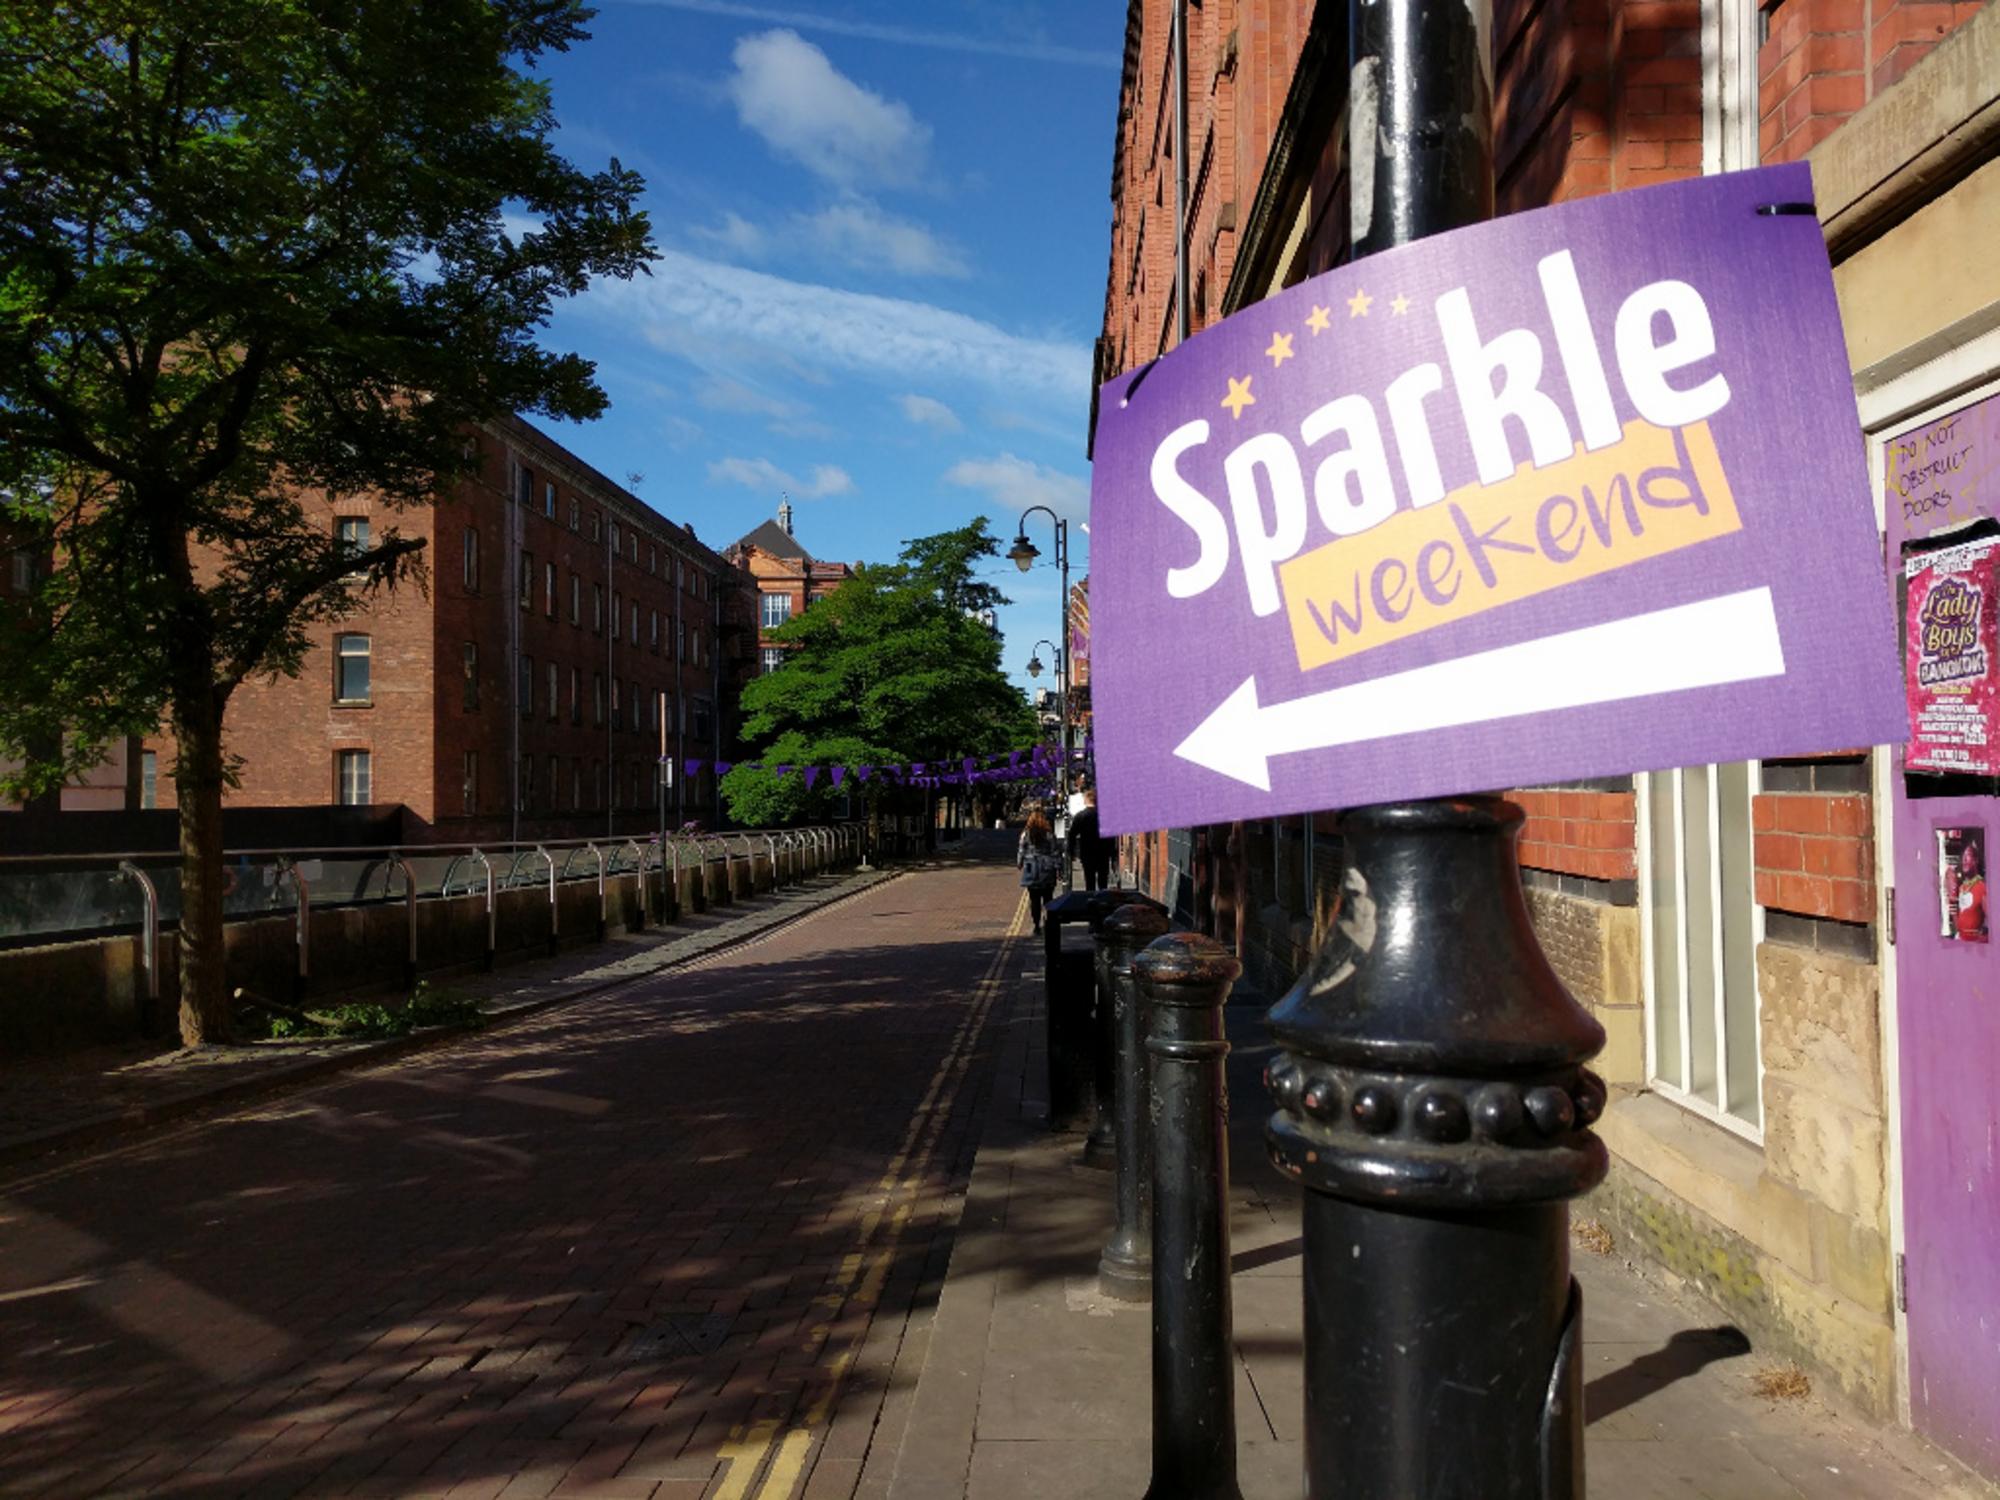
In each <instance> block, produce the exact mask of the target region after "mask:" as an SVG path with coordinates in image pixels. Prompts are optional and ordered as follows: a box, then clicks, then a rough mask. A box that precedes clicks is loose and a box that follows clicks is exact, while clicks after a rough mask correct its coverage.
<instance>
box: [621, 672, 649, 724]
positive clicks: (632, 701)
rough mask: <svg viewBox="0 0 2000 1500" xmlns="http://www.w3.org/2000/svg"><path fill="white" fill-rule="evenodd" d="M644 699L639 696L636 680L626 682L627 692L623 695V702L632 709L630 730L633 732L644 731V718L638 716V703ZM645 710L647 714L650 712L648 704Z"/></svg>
mask: <svg viewBox="0 0 2000 1500" xmlns="http://www.w3.org/2000/svg"><path fill="white" fill-rule="evenodd" d="M644 701H645V700H644V699H643V698H642V697H641V696H640V692H639V684H638V683H636V682H634V683H630V684H628V685H627V692H626V695H625V703H626V706H627V707H629V708H630V709H631V711H632V732H633V733H634V734H644V733H645V732H646V720H645V719H644V718H641V717H640V712H639V705H640V704H641V703H642V702H644ZM646 712H647V714H648V715H650V714H651V712H652V710H651V707H650V706H649V707H648V708H647V710H646Z"/></svg>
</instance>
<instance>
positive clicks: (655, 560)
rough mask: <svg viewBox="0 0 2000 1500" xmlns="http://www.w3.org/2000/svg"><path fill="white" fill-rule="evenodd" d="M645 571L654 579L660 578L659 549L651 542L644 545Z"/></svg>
mask: <svg viewBox="0 0 2000 1500" xmlns="http://www.w3.org/2000/svg"><path fill="white" fill-rule="evenodd" d="M646 571H647V572H648V573H651V574H652V575H653V576H654V577H655V578H657V577H659V576H660V549H659V548H658V547H655V546H654V545H653V544H652V543H651V542H648V543H646Z"/></svg>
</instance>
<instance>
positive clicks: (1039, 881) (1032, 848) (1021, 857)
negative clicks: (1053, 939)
mask: <svg viewBox="0 0 2000 1500" xmlns="http://www.w3.org/2000/svg"><path fill="white" fill-rule="evenodd" d="M1014 863H1015V865H1017V866H1018V867H1019V868H1020V871H1021V889H1022V890H1024V891H1026V892H1027V893H1028V914H1029V915H1030V916H1031V917H1033V918H1034V919H1035V931H1037V932H1040V931H1041V930H1042V903H1043V902H1045V901H1047V900H1048V899H1049V896H1050V895H1051V894H1052V893H1053V892H1054V891H1055V888H1056V878H1057V876H1059V875H1060V874H1061V873H1062V857H1061V856H1060V855H1059V854H1057V853H1056V836H1055V834H1054V833H1052V832H1051V831H1050V829H1049V820H1048V819H1047V818H1045V817H1043V816H1042V811H1041V809H1040V808H1036V809H1035V810H1034V811H1033V812H1031V813H1029V814H1028V826H1027V827H1025V828H1023V829H1022V830H1021V842H1020V844H1019V845H1017V846H1016V848H1015V850H1014Z"/></svg>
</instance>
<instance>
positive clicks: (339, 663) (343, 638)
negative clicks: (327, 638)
mask: <svg viewBox="0 0 2000 1500" xmlns="http://www.w3.org/2000/svg"><path fill="white" fill-rule="evenodd" d="M350 641H359V642H361V649H360V650H359V651H350V650H348V649H347V645H348V642H350ZM354 657H358V658H359V659H360V660H361V661H362V662H363V663H364V666H363V668H362V670H363V671H364V672H366V673H367V676H368V681H367V683H366V684H365V686H366V689H367V691H365V692H364V693H362V695H361V696H360V697H358V698H350V697H348V696H347V695H346V693H344V692H343V691H342V689H343V688H345V687H346V685H347V684H346V677H347V663H348V660H349V659H350V658H354ZM333 701H334V702H335V703H339V704H346V705H354V706H360V705H366V704H371V703H373V702H374V701H375V642H374V639H373V638H372V637H371V636H369V635H367V634H365V633H363V632H361V631H342V632H340V633H339V634H337V635H335V636H334V638H333Z"/></svg>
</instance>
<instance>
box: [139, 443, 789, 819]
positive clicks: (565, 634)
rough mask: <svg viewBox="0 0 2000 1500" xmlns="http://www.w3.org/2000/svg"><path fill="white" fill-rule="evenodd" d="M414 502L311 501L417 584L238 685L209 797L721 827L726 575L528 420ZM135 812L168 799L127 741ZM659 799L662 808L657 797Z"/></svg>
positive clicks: (158, 758) (164, 773)
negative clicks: (289, 671)
mask: <svg viewBox="0 0 2000 1500" xmlns="http://www.w3.org/2000/svg"><path fill="white" fill-rule="evenodd" d="M470 440H471V441H474V442H476V443H477V450H478V451H477V460H478V461H477V467H476V469H475V471H474V472H473V473H472V474H470V475H468V476H467V477H466V478H465V479H463V480H461V481H460V482H459V483H458V484H457V485H456V486H455V487H454V488H453V490H452V491H451V493H450V494H448V495H446V496H444V497H443V498H441V499H440V500H438V501H437V503H436V504H435V505H433V506H430V507H425V508H417V509H410V510H399V511H392V510H389V509H388V508H387V507H385V506H382V505H381V504H379V503H378V502H377V501H375V500H373V499H372V498H370V497H369V496H366V495H356V496H341V497H338V498H331V499H322V500H320V501H319V502H317V504H318V509H319V510H320V512H321V513H322V514H323V515H324V517H325V520H326V524H327V525H328V526H329V527H331V528H333V530H334V531H335V532H336V534H338V535H342V536H346V537H350V538H352V540H353V541H354V544H355V545H356V546H357V547H362V546H367V545H369V544H370V543H371V539H373V538H376V537H379V536H380V535H381V534H382V533H383V532H384V531H386V530H387V529H388V528H390V527H394V528H395V529H397V530H398V531H400V532H402V533H403V534H405V535H414V536H420V537H423V538H424V539H425V540H426V541H427V542H428V543H429V546H428V547H427V549H426V551H425V558H426V560H427V563H428V567H429V579H428V582H427V585H426V586H423V587H416V586H406V587H404V588H401V589H399V590H397V591H396V592H395V593H393V594H387V593H385V594H382V595H380V596H378V597H376V598H375V599H374V600H372V601H371V602H370V603H369V604H368V606H367V607H366V608H364V609H362V610H361V611H359V612H357V613H356V614H354V615H352V616H350V617H348V618H347V619H344V620H341V621H339V622H337V623H334V624H329V625H325V626H321V627H319V628H318V629H317V631H316V632H315V634H316V637H317V639H316V640H315V641H314V644H313V647H312V649H311V651H310V652H309V653H308V655H307V657H306V660H305V664H304V667H303V670H302V671H301V672H300V674H299V675H298V676H297V677H295V678H282V679H279V680H278V681H275V682H258V681H251V682H246V683H244V684H243V685H242V686H241V687H240V688H238V689H237V691H236V693H235V694H234V696H233V697H232V698H231V700H230V704H229V709H228V714H227V718H226V720H225V723H224V736H225V748H226V750H227V752H228V753H229V754H230V755H232V756H235V757H238V758H239V759H240V762H241V766H240V781H239V784H238V785H237V786H235V787H232V788H230V789H229V790H228V791H227V792H226V794H225V805H228V806H264V807H291V806H310V805H315V804H321V805H323V804H329V803H330V804H334V805H371V804H372V805H383V804H401V805H403V806H404V807H405V808H406V809H407V810H408V816H407V817H406V820H405V821H406V825H408V824H414V825H415V826H416V827H418V828H420V829H422V830H424V831H425V832H426V833H427V834H429V835H430V836H432V837H433V838H434V839H435V840H436V841H439V842H477V841H499V840H510V839H536V838H561V837H584V836H587V835H604V834H610V833H617V834H621V835H632V834H638V833H644V832H648V831H652V830H654V829H656V828H657V827H658V826H659V824H660V823H661V821H662V820H663V819H664V820H665V821H667V822H669V823H671V824H673V825H674V826H678V825H679V824H680V823H681V822H684V821H688V820H699V821H702V822H704V823H709V824H713V823H715V822H717V821H719V816H720V814H719V808H718V805H717V801H716V794H715V786H714V778H713V774H712V773H711V772H710V771H708V770H707V769H706V767H704V769H703V771H702V772H701V773H700V774H699V775H698V776H697V777H695V778H693V779H690V778H688V777H686V776H685V775H682V774H676V775H675V776H674V777H673V785H672V787H671V789H665V788H663V785H662V781H661V770H660V763H661V759H662V757H668V758H670V759H671V760H672V761H673V762H674V763H675V765H676V767H677V768H678V767H679V766H680V765H681V764H682V763H684V762H685V761H686V760H688V759H690V758H693V759H699V760H703V761H709V762H712V761H713V760H714V759H715V758H716V757H717V756H718V755H720V754H721V752H722V748H723V746H724V745H726V744H727V743H728V741H729V739H730V737H731V736H732V735H733V734H734V732H735V722H734V717H735V711H736V709H735V704H736V692H737V689H738V688H739V687H740V684H741V682H742V680H743V678H744V676H745V667H746V665H747V663H746V661H745V660H744V659H745V658H746V657H747V656H748V653H749V652H750V650H751V645H750V640H749V637H748V634H747V632H745V631H744V630H743V628H742V621H743V619H744V618H745V617H746V616H747V608H748V606H747V596H748V594H749V591H750V582H749V578H748V576H747V575H746V574H744V573H743V572H741V571H740V570H739V569H737V568H735V567H733V566H732V565H731V564H729V563H728V562H726V561H724V560H723V558H721V557H720V556H719V555H717V554H716V553H715V552H714V551H712V550H711V549H710V548H708V547H707V546H705V545H703V544H702V543H701V542H700V541H698V540H697V539H696V537H695V535H694V533H693V532H692V531H691V530H690V529H689V528H687V527H685V526H682V525H679V524H676V523H675V522H673V521H670V520H667V519H666V518H665V517H663V516H661V515H660V514H658V513H657V512H656V511H654V510H653V509H651V507H649V506H647V505H646V504H644V503H643V502H641V501H640V500H639V499H638V498H637V497H636V496H635V495H633V494H632V493H631V492H629V491H628V490H626V489H625V488H624V487H623V486H621V485H619V484H617V483H615V482H613V481H612V480H610V479H608V478H606V477H605V476H604V475H603V474H600V473H599V472H598V471H597V470H595V469H594V468H592V467H591V466H590V465H589V464H587V463H585V462H584V461H583V460H582V459H580V458H578V457H577V456H576V455H575V454H573V453H571V452H570V451H569V450H567V449H566V448H564V447H563V446H562V445H561V444H559V443H557V442H556V441H555V440H554V439H552V438H550V437H549V436H548V435H547V434H545V433H543V432H541V431H539V430H537V429H536V428H534V427H533V426H531V425H530V424H528V423H527V422H524V421H521V420H519V419H514V418H510V419H508V420H506V421H504V422H500V423H496V424H493V425H492V426H490V427H488V428H486V429H483V430H482V431H480V432H479V433H478V434H477V435H476V436H475V437H474V438H472V439H470ZM137 754H138V765H137V767H136V768H135V774H133V775H131V776H129V777H128V778H127V781H128V785H129V786H132V787H134V788H136V789H137V791H138V795H137V796H135V797H134V798H133V805H139V806H154V805H157V806H161V807H168V806H172V805H173V801H174V787H173V781H172V777H171V770H170V768H171V764H172V755H173V746H172V742H171V739H170V738H169V737H167V736H165V735H158V736H153V737H149V738H147V739H146V740H145V741H144V743H143V744H142V745H141V746H140V747H139V749H138V752H137ZM663 791H664V797H663V795H662V793H663Z"/></svg>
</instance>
